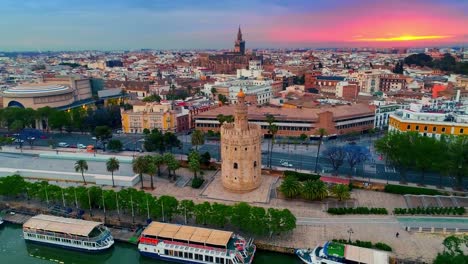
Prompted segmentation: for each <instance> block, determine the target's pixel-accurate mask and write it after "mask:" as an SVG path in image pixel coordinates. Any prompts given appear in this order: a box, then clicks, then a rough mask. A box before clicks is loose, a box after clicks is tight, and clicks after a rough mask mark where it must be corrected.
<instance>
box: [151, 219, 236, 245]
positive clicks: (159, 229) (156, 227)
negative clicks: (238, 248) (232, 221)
mask: <svg viewBox="0 0 468 264" xmlns="http://www.w3.org/2000/svg"><path fill="white" fill-rule="evenodd" d="M142 235H143V236H155V237H162V238H165V239H177V240H184V241H188V242H194V243H202V244H210V245H216V246H227V244H228V242H229V240H230V239H231V237H232V232H229V231H221V230H214V229H208V228H201V227H193V226H181V225H174V224H166V223H161V222H152V223H151V224H150V225H149V226H148V227H147V228H146V229H145V230H144V231H143V232H142Z"/></svg>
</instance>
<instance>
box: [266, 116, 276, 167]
mask: <svg viewBox="0 0 468 264" xmlns="http://www.w3.org/2000/svg"><path fill="white" fill-rule="evenodd" d="M266 122H267V123H268V134H270V135H271V143H270V144H269V145H268V166H269V167H270V169H271V158H272V156H273V155H272V154H273V145H274V144H275V135H276V133H278V126H277V125H275V124H274V122H276V119H275V117H274V116H273V115H267V116H266Z"/></svg>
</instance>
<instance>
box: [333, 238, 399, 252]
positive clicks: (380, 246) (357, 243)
mask: <svg viewBox="0 0 468 264" xmlns="http://www.w3.org/2000/svg"><path fill="white" fill-rule="evenodd" d="M332 241H333V242H337V243H341V244H348V245H354V246H358V247H363V248H375V249H380V250H384V251H392V250H393V249H392V247H390V246H389V245H387V244H385V243H382V242H377V243H375V244H372V242H370V241H361V240H356V241H351V243H350V242H349V241H348V240H345V239H333V240H332Z"/></svg>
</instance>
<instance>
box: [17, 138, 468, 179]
mask: <svg viewBox="0 0 468 264" xmlns="http://www.w3.org/2000/svg"><path fill="white" fill-rule="evenodd" d="M46 136H47V137H48V138H47V139H40V138H38V139H37V140H35V142H34V145H38V146H48V145H49V140H50V139H53V140H55V141H56V142H66V143H68V144H70V145H72V144H73V145H76V144H78V143H80V144H84V145H89V144H91V145H94V144H95V140H93V139H92V136H91V135H89V134H77V133H73V134H68V133H55V134H47V135H46ZM113 138H114V139H118V140H120V141H121V142H122V144H123V147H124V149H126V150H130V151H139V150H140V149H144V148H143V141H142V139H143V138H144V136H143V135H141V134H114V135H113ZM178 138H179V140H180V141H181V143H182V148H180V149H177V148H174V149H173V152H174V153H178V154H188V153H189V152H190V150H191V149H192V145H191V143H190V142H191V136H190V135H178ZM376 139H377V137H373V138H370V137H369V136H361V137H354V138H351V139H349V138H348V139H336V140H330V141H324V142H323V145H322V148H321V153H323V150H325V149H326V148H327V147H331V146H334V145H337V144H339V145H344V144H350V143H352V144H356V145H359V146H363V147H366V148H368V149H369V150H370V153H371V156H370V157H369V159H368V161H366V162H365V163H363V164H359V165H357V166H356V167H355V168H354V170H353V171H352V170H351V168H350V167H349V166H348V164H347V163H346V162H345V163H344V164H343V166H342V167H341V168H340V169H339V171H338V173H339V174H340V175H358V176H361V177H365V178H369V179H380V180H389V181H398V180H400V177H399V174H398V172H397V171H396V169H395V168H394V167H393V166H390V165H387V164H385V161H383V160H380V159H379V158H380V157H379V155H378V154H377V153H376V152H375V149H374V147H373V142H374V141H375V140H376ZM269 141H270V139H264V140H263V142H262V149H263V152H262V153H263V155H262V163H263V165H267V158H268V153H267V149H268V145H269V144H270V142H269ZM287 141H288V140H287V139H278V140H276V143H275V144H274V145H273V154H272V166H273V167H279V166H281V162H282V161H283V162H284V161H286V162H288V163H290V164H291V165H292V166H291V169H298V170H314V169H315V157H316V153H317V145H316V144H317V142H314V141H309V142H310V143H311V144H308V145H303V144H287ZM290 142H292V141H290ZM23 147H24V148H29V147H30V146H29V145H28V144H27V142H25V145H23ZM199 151H200V152H202V153H203V152H206V151H208V152H209V153H210V154H211V157H212V158H215V159H218V160H219V141H217V140H206V141H205V144H204V145H202V146H200V147H199ZM317 167H318V171H319V172H322V173H331V172H332V171H333V168H332V165H331V163H330V162H329V160H328V159H327V158H325V157H323V156H321V157H320V158H319V164H318V166H317ZM407 180H408V182H411V183H420V182H421V180H420V174H419V173H417V172H414V171H409V172H408V173H407ZM424 182H425V184H427V185H434V186H437V185H440V184H442V185H443V186H447V187H453V186H454V183H455V181H454V179H452V178H450V177H441V176H440V175H439V174H437V173H427V175H426V176H425V181H424ZM464 186H465V188H468V179H465V182H464Z"/></svg>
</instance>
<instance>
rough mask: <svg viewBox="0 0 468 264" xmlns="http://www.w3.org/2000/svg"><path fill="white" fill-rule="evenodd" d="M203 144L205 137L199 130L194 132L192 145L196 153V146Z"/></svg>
mask: <svg viewBox="0 0 468 264" xmlns="http://www.w3.org/2000/svg"><path fill="white" fill-rule="evenodd" d="M203 144H205V135H204V133H203V131H201V130H195V131H194V132H193V134H192V145H193V146H195V149H196V150H197V151H198V146H200V145H203Z"/></svg>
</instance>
